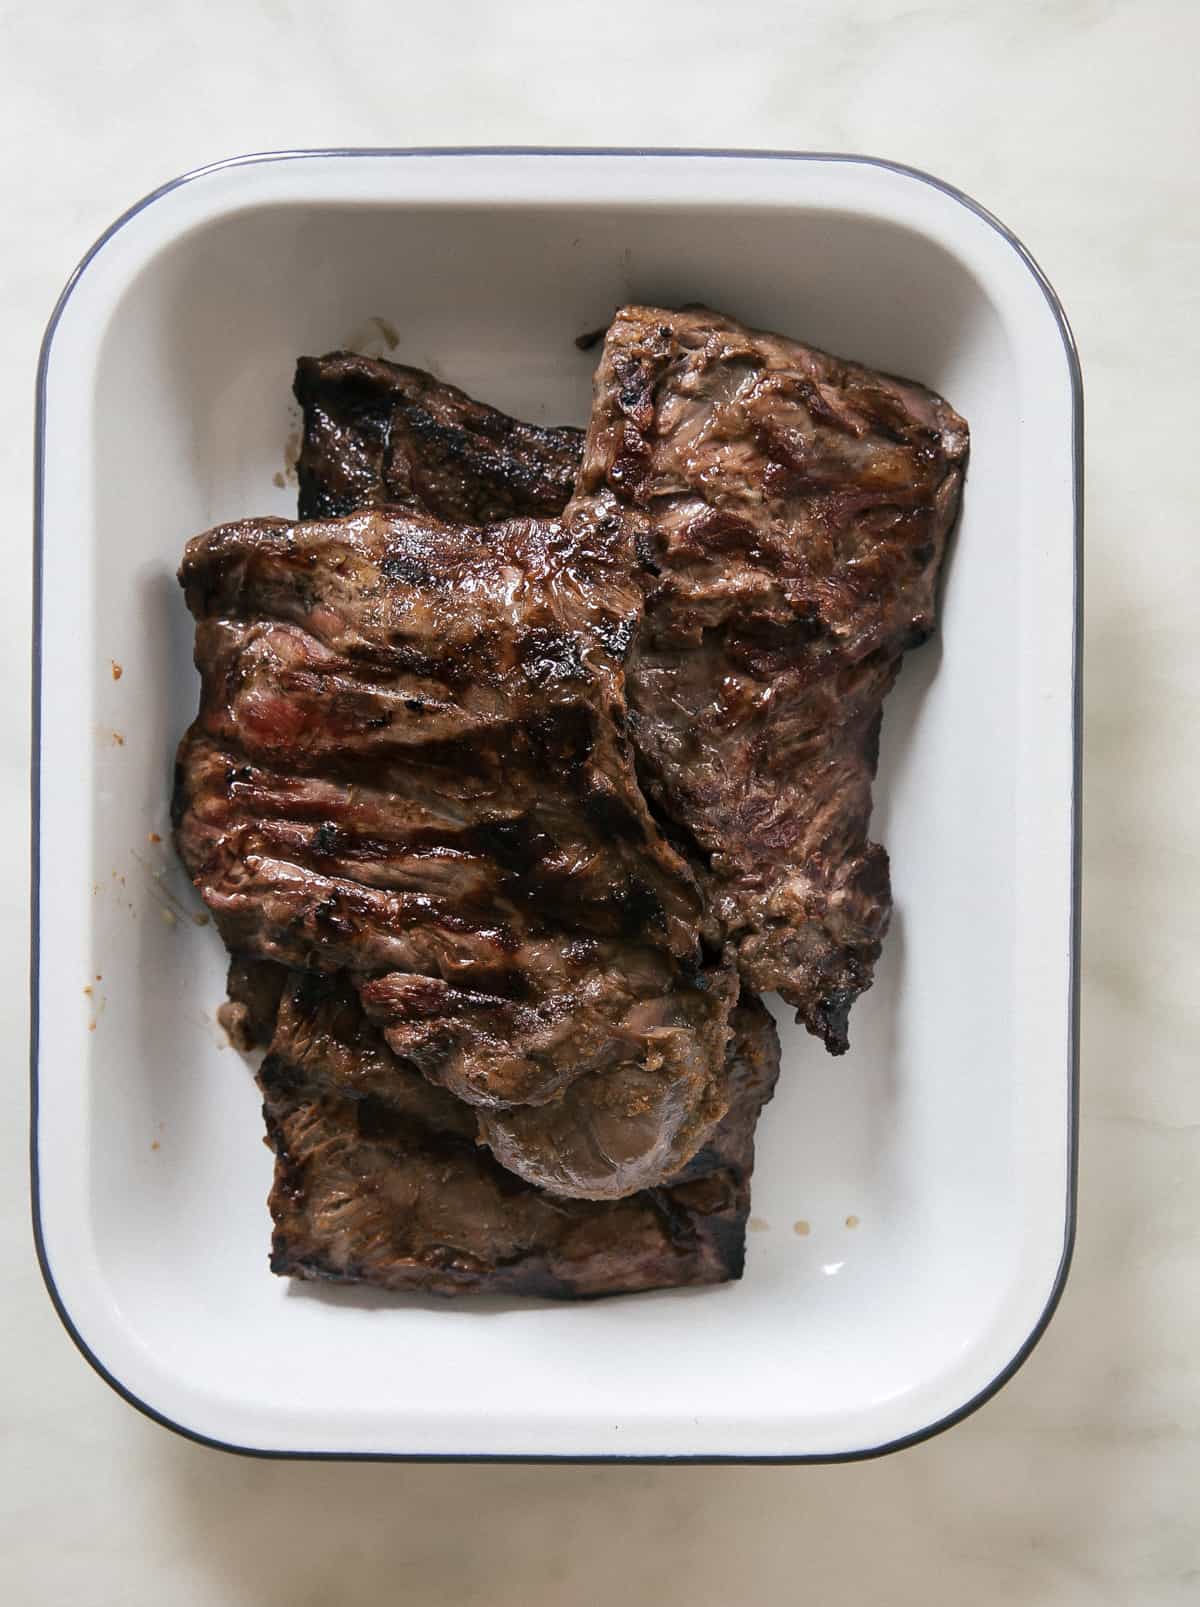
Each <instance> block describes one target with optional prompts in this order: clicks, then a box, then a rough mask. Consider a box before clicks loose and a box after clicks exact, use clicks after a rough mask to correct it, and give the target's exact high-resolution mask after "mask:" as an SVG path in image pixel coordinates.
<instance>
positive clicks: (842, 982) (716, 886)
mask: <svg viewBox="0 0 1200 1607" xmlns="http://www.w3.org/2000/svg"><path fill="white" fill-rule="evenodd" d="M967 445H968V436H967V427H966V425H965V423H964V422H963V420H962V419H961V418H959V416H958V415H957V414H956V413H955V412H954V411H953V410H952V409H951V408H950V407H949V406H948V405H947V404H946V403H945V402H944V401H942V400H941V399H940V398H939V397H937V396H935V395H933V394H932V393H931V392H929V391H927V390H925V389H923V388H922V387H920V386H918V385H915V384H912V383H910V382H908V381H905V380H898V379H893V378H891V377H889V376H886V375H882V374H877V373H874V372H872V371H871V370H869V369H866V368H863V367H861V366H859V365H857V364H854V363H849V362H843V361H841V360H839V359H836V358H833V357H830V356H827V355H826V354H825V353H823V352H819V351H815V350H812V349H811V348H809V347H806V346H802V345H799V344H798V343H796V342H794V341H789V340H784V339H783V338H781V337H780V336H777V335H767V334H761V333H758V332H756V331H753V330H748V329H745V328H743V327H742V326H741V325H739V324H736V323H734V322H733V321H732V320H731V319H727V318H723V317H721V316H720V315H718V314H716V313H712V312H709V311H707V310H706V309H703V308H700V309H689V310H685V311H682V312H670V311H665V310H662V309H658V308H646V307H626V308H624V309H622V310H621V312H620V313H619V314H618V315H617V317H616V319H615V321H614V323H613V325H612V326H611V328H610V329H609V331H608V335H607V338H606V340H605V346H604V353H603V357H602V359H601V363H600V366H599V369H598V372H597V376H596V384H595V400H594V407H593V412H592V421H591V428H590V430H589V432H588V439H587V445H586V448H585V451H584V460H583V466H582V469H581V472H580V477H579V481H578V490H577V494H576V496H575V498H574V500H573V502H572V504H571V506H570V508H569V509H568V511H567V514H566V522H567V525H568V528H570V529H571V530H572V532H573V534H574V535H575V537H576V539H578V540H580V541H581V542H582V543H583V544H584V545H586V544H587V543H588V542H589V541H591V540H592V539H594V536H593V533H594V532H595V531H596V530H597V529H601V530H605V531H610V530H611V526H612V523H613V521H614V520H616V521H619V522H620V524H621V526H622V528H623V530H624V531H625V533H626V536H627V538H628V540H630V541H631V542H632V544H633V546H634V547H635V550H636V551H637V553H638V555H639V557H640V560H641V564H642V572H643V575H644V576H645V580H646V589H645V607H644V613H643V615H642V617H641V620H640V622H639V628H638V631H637V635H636V640H635V645H634V648H633V651H632V653H631V656H630V659H629V661H628V664H627V683H628V691H629V699H630V706H631V720H632V730H633V738H634V742H635V745H636V747H637V751H638V760H639V768H640V772H641V774H642V777H643V780H644V783H645V785H646V788H647V790H648V792H649V794H650V796H651V798H652V799H653V801H654V803H655V805H656V806H657V808H658V809H660V810H661V811H662V813H663V814H664V815H665V816H666V817H667V818H669V819H670V820H671V821H674V822H675V823H676V824H677V825H678V826H680V827H682V828H684V830H685V831H686V832H687V833H688V834H689V835H690V837H691V838H692V840H693V841H694V843H695V844H696V846H697V848H698V849H699V851H700V853H701V854H702V856H703V857H704V859H705V861H706V863H707V865H708V867H709V873H710V876H711V883H712V899H713V910H714V914H715V916H716V919H717V922H718V924H719V926H720V927H721V929H722V930H723V931H724V933H725V934H727V935H728V937H729V938H730V940H731V941H732V942H733V943H734V945H735V947H736V951H737V959H738V965H739V969H740V972H741V976H742V981H743V983H744V984H745V985H746V986H749V987H752V988H755V989H760V990H763V991H766V990H778V991H779V992H780V993H781V994H782V995H783V997H784V998H785V999H787V1000H788V1002H789V1003H791V1004H792V1005H794V1006H795V1007H796V1009H797V1012H798V1016H799V1018H800V1019H801V1020H802V1021H803V1022H804V1023H805V1025H806V1026H807V1027H808V1028H809V1030H810V1031H812V1032H815V1033H816V1034H817V1035H818V1036H820V1037H821V1038H822V1039H823V1040H824V1041H825V1043H826V1045H827V1047H828V1048H829V1049H830V1050H831V1051H832V1052H833V1053H835V1054H836V1053H840V1052H841V1051H843V1050H844V1049H845V1048H846V1047H847V1035H846V1022H847V1015H848V1012H849V1008H850V1005H851V1003H852V1002H853V1000H854V998H855V997H856V996H857V995H858V994H859V993H860V992H862V990H863V989H864V988H866V987H868V986H869V985H870V981H871V974H872V969H873V966H874V963H875V960H876V959H877V957H878V954H879V950H880V944H881V940H882V937H883V935H884V932H885V930H886V927H887V922H888V916H889V913H890V891H889V881H888V868H887V856H886V854H885V852H884V850H883V849H882V848H881V847H879V846H878V845H876V844H873V843H871V842H869V841H868V838H867V827H868V822H869V818H870V809H871V781H872V778H873V775H874V771H875V765H876V760H877V752H878V735H879V718H880V706H881V704H882V701H883V698H884V696H885V695H886V693H887V691H888V690H889V688H890V687H891V685H892V683H893V681H894V679H895V676H896V673H897V671H898V669H899V665H900V660H901V657H902V655H903V653H904V652H905V650H906V649H907V648H909V647H911V646H913V645H915V644H916V643H918V642H920V641H922V640H924V638H925V637H926V636H927V635H928V634H929V632H930V631H931V630H932V628H933V625H934V618H935V603H936V586H937V579H938V574H939V570H940V567H941V563H942V558H943V555H944V551H945V545H946V539H947V536H948V534H949V531H950V528H951V525H952V523H953V521H954V517H955V514H956V511H957V507H958V500H959V494H960V490H961V484H962V476H963V470H964V466H965V461H966V455H967ZM610 539H611V537H610Z"/></svg>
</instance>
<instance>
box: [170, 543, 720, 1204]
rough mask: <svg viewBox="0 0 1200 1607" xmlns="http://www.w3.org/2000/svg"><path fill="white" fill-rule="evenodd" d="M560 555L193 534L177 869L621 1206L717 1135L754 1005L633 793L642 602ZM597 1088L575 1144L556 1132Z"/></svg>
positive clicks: (507, 1139)
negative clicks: (629, 685)
mask: <svg viewBox="0 0 1200 1607" xmlns="http://www.w3.org/2000/svg"><path fill="white" fill-rule="evenodd" d="M561 541H562V538H561V531H560V530H559V529H558V527H556V526H552V525H545V524H539V523H536V522H532V521H509V522H508V523H506V524H504V525H501V526H494V527H492V528H491V529H489V530H488V531H485V532H483V533H482V534H481V533H480V532H478V531H475V530H471V529H464V528H463V527H460V526H451V525H446V524H442V523H441V522H439V521H437V520H433V519H430V518H427V517H423V516H418V515H398V514H397V515H387V516H385V515H383V514H368V515H364V516H361V517H357V518H354V519H346V520H341V521H331V522H325V523H316V522H314V523H305V524H299V525H290V524H288V523H286V522H284V521H281V520H265V521H249V522H246V523H242V524H237V525H231V526H225V527H222V528H220V529H218V530H215V531H212V532H210V533H209V534H208V535H206V536H203V537H198V538H197V539H196V540H195V541H194V542H192V543H191V544H190V545H189V547H188V551H187V554H186V556H185V559H184V564H183V568H182V571H181V578H182V580H183V584H184V587H185V591H186V594H187V598H188V602H189V605H190V606H191V608H192V611H193V613H194V614H195V615H196V617H197V620H198V622H199V623H198V629H197V653H196V657H197V664H198V666H199V668H200V670H201V673H202V678H203V689H202V699H201V709H200V714H199V717H198V719H197V721H196V723H195V725H194V726H193V728H192V730H191V732H190V733H189V734H188V736H187V738H185V741H184V743H183V745H182V747H181V751H180V760H179V770H178V787H177V797H176V822H177V842H178V846H179V850H180V853H181V855H182V856H183V859H184V862H185V864H186V865H187V866H188V869H189V871H190V872H191V874H192V876H193V878H194V879H195V881H196V883H197V886H198V887H199V888H200V890H201V892H202V894H203V896H204V898H205V900H206V901H207V903H208V904H209V906H210V908H211V909H212V910H213V912H214V914H215V916H216V918H217V922H218V926H219V928H220V930H221V933H222V936H223V937H224V938H225V940H226V942H227V943H228V944H229V946H230V948H231V949H233V950H234V951H235V952H237V953H240V954H243V955H247V956H252V957H254V958H256V959H258V960H271V961H278V962H282V963H284V964H287V965H290V966H294V967H298V968H302V969H307V970H312V971H326V972H332V971H335V970H343V969H344V970H347V971H350V972H352V973H354V974H355V976H356V979H357V981H358V984H359V985H360V987H361V993H362V998H363V1001H364V1003H365V1004H366V1006H367V1008H368V1010H369V1012H370V1013H371V1015H372V1017H373V1019H374V1020H375V1021H376V1022H377V1023H378V1024H379V1025H380V1026H381V1027H382V1028H383V1030H384V1031H385V1033H386V1034H387V1036H388V1039H389V1041H390V1043H391V1044H392V1047H393V1048H394V1050H395V1051H396V1053H397V1054H399V1055H402V1056H404V1057H405V1059H406V1060H407V1061H408V1062H409V1063H410V1064H412V1065H414V1066H416V1067H418V1068H419V1070H420V1071H421V1072H423V1073H424V1074H425V1075H426V1076H427V1077H429V1078H430V1079H431V1080H433V1081H435V1082H439V1083H441V1084H443V1085H444V1086H446V1087H447V1088H449V1089H451V1090H452V1091H453V1092H454V1093H456V1094H458V1095H459V1096H460V1097H461V1098H462V1099H464V1100H467V1101H469V1102H471V1103H473V1104H476V1105H479V1106H481V1107H483V1108H485V1109H486V1110H487V1111H488V1121H487V1122H485V1123H484V1124H483V1127H482V1131H483V1134H484V1136H485V1137H486V1138H487V1139H488V1140H489V1142H492V1141H494V1142H495V1143H496V1145H497V1147H498V1148H502V1149H503V1153H504V1159H505V1164H506V1165H508V1166H510V1167H511V1168H512V1169H513V1170H515V1171H517V1172H520V1173H521V1175H523V1176H528V1177H529V1178H531V1179H532V1180H534V1181H539V1182H541V1181H547V1180H549V1179H554V1180H555V1186H556V1187H557V1188H558V1189H559V1190H560V1191H561V1192H564V1193H571V1194H578V1195H580V1196H588V1197H591V1196H615V1195H620V1194H624V1193H628V1192H631V1191H632V1190H634V1189H636V1188H641V1187H645V1186H648V1185H650V1184H652V1183H654V1182H656V1181H658V1180H659V1179H660V1178H661V1177H662V1176H663V1175H665V1173H666V1172H668V1171H673V1170H676V1169H677V1168H678V1167H679V1165H681V1164H682V1163H683V1162H684V1161H686V1159H687V1158H688V1156H689V1155H690V1154H691V1153H693V1152H694V1150H695V1149H696V1147H697V1146H698V1145H699V1144H700V1143H701V1142H702V1141H703V1137H704V1134H705V1132H706V1130H707V1129H708V1128H709V1127H710V1126H711V1125H712V1123H713V1122H714V1121H716V1120H717V1119H718V1118H719V1117H720V1115H721V1114H722V1112H723V1110H724V1108H725V1094H724V1080H725V1079H724V1045H725V1036H726V1032H727V1020H728V1013H729V1009H730V1007H731V1004H732V994H733V992H734V987H733V982H732V976H731V973H730V970H729V968H728V967H727V966H724V965H723V964H722V963H721V962H719V961H716V962H713V961H705V959H704V957H703V955H702V953H701V950H700V946H699V942H698V932H699V925H700V920H701V913H702V906H701V899H700V895H699V892H698V889H697V887H696V883H695V880H694V877H693V875H692V873H691V871H690V870H689V869H688V866H687V865H686V863H685V862H684V861H683V860H682V859H681V858H680V856H679V855H678V854H677V853H676V852H675V851H674V850H673V849H672V848H671V847H670V846H669V845H668V844H667V842H666V841H665V839H664V838H663V837H662V835H661V833H660V831H659V830H658V828H657V826H656V825H655V822H654V820H653V818H652V817H651V816H650V814H649V812H648V810H647V808H646V805H645V801H644V799H643V797H642V795H641V792H640V791H639V789H638V786H637V783H636V778H635V776H634V771H633V765H632V758H631V753H630V750H629V745H628V740H627V737H626V735H625V729H624V722H625V713H624V703H623V693H622V685H621V675H620V657H619V652H620V649H621V647H622V646H623V644H624V641H625V640H627V638H626V637H625V636H623V634H622V627H623V625H624V621H625V618H626V614H627V612H628V606H629V603H628V598H627V596H626V595H625V592H624V591H623V589H622V588H623V587H626V588H627V582H626V581H625V580H624V579H623V575H618V577H617V580H616V582H615V583H614V584H608V571H607V568H606V564H607V558H606V557H605V555H604V553H603V550H602V546H601V544H597V546H596V547H595V548H594V549H593V551H592V553H591V554H590V556H589V555H582V554H580V553H579V552H578V550H577V549H572V552H571V562H570V564H568V563H566V562H565V561H564V559H563V557H562V554H561V550H560V549H561ZM614 644H615V650H614ZM582 1079H586V1086H585V1087H584V1088H581V1089H580V1091H579V1092H578V1094H575V1095H573V1096H571V1107H572V1108H575V1107H578V1109H579V1112H580V1121H581V1124H583V1125H584V1127H585V1130H591V1131H592V1132H594V1133H595V1134H596V1135H597V1137H596V1140H595V1141H594V1142H589V1143H588V1144H586V1145H584V1146H583V1147H581V1146H580V1143H579V1137H578V1134H577V1133H576V1132H574V1131H572V1132H571V1133H569V1134H568V1133H567V1131H566V1129H565V1127H564V1125H563V1124H562V1122H561V1121H557V1122H556V1120H555V1119H554V1118H555V1116H556V1115H557V1113H558V1112H559V1111H560V1110H561V1109H562V1108H563V1107H562V1101H563V1100H564V1098H565V1097H566V1091H567V1089H568V1088H569V1087H570V1085H571V1084H572V1083H573V1082H575V1081H576V1080H582ZM551 1104H553V1105H554V1110H549V1109H548V1110H547V1111H546V1113H545V1115H544V1116H543V1117H541V1118H537V1119H535V1118H533V1117H532V1116H530V1115H529V1114H528V1113H527V1112H525V1111H523V1110H522V1111H511V1110H509V1108H508V1107H517V1106H520V1107H525V1106H529V1105H539V1106H542V1105H546V1106H549V1105H551ZM601 1135H602V1136H601ZM568 1140H569V1142H568Z"/></svg>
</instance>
